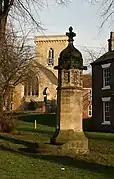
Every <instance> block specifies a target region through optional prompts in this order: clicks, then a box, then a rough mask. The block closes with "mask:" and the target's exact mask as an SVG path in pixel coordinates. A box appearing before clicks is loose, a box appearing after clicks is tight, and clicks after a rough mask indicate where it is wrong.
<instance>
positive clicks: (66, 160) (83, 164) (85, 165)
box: [0, 145, 114, 178]
mask: <svg viewBox="0 0 114 179" xmlns="http://www.w3.org/2000/svg"><path fill="white" fill-rule="evenodd" d="M0 150H3V151H9V152H12V153H15V154H21V155H24V156H27V157H32V158H35V159H37V158H38V159H40V160H44V161H50V162H54V163H58V164H62V165H64V166H66V167H73V168H78V169H84V170H88V171H90V172H94V173H99V174H103V175H104V177H106V178H110V177H111V178H113V176H114V167H111V166H105V165H101V164H95V163H92V162H87V161H85V160H82V159H78V158H71V157H68V156H53V155H41V154H40V153H37V154H35V153H34V154H32V153H25V152H22V151H18V150H14V149H11V148H8V147H5V146H2V145H0Z"/></svg>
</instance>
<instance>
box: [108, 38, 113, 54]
mask: <svg viewBox="0 0 114 179" xmlns="http://www.w3.org/2000/svg"><path fill="white" fill-rule="evenodd" d="M108 51H109V52H110V51H112V40H111V39H108Z"/></svg>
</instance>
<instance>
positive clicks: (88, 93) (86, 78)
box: [83, 74, 92, 118]
mask: <svg viewBox="0 0 114 179" xmlns="http://www.w3.org/2000/svg"><path fill="white" fill-rule="evenodd" d="M91 116H92V76H91V74H83V118H90V117H91Z"/></svg>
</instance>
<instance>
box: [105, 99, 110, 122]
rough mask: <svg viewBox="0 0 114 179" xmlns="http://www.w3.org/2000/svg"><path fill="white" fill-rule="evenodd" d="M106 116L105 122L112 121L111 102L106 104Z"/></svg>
mask: <svg viewBox="0 0 114 179" xmlns="http://www.w3.org/2000/svg"><path fill="white" fill-rule="evenodd" d="M104 115H105V119H104V120H105V121H110V117H111V114H110V101H105V102H104ZM105 121H104V122H105Z"/></svg>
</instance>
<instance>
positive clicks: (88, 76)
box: [82, 74, 92, 88]
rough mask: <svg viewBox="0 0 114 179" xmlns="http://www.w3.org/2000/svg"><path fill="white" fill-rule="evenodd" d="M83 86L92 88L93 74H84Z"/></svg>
mask: <svg viewBox="0 0 114 179" xmlns="http://www.w3.org/2000/svg"><path fill="white" fill-rule="evenodd" d="M82 78H83V88H92V75H91V74H83V76H82Z"/></svg>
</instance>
